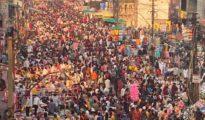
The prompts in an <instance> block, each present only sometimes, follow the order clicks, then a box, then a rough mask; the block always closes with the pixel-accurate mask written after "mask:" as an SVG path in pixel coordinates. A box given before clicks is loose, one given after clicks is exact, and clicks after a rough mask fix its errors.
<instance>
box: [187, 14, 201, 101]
mask: <svg viewBox="0 0 205 120" xmlns="http://www.w3.org/2000/svg"><path fill="white" fill-rule="evenodd" d="M191 23H192V33H193V37H192V50H191V59H190V63H189V71H190V77H189V81H188V98H189V101H190V103H191V104H194V103H196V102H197V101H198V100H199V82H198V81H199V79H200V77H199V73H198V70H197V69H198V68H197V66H198V65H197V64H198V62H197V53H198V52H197V42H198V40H197V36H198V30H199V25H198V24H197V13H192V17H191Z"/></svg>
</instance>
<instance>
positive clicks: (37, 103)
mask: <svg viewBox="0 0 205 120" xmlns="http://www.w3.org/2000/svg"><path fill="white" fill-rule="evenodd" d="M39 105H40V98H39V97H38V96H37V95H35V96H34V100H33V108H34V115H35V116H36V115H37V111H38V107H39Z"/></svg>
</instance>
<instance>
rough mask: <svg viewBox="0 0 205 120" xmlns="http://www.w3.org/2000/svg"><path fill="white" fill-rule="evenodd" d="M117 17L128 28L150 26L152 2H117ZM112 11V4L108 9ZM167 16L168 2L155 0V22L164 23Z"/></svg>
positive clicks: (138, 0)
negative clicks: (123, 21) (122, 20)
mask: <svg viewBox="0 0 205 120" xmlns="http://www.w3.org/2000/svg"><path fill="white" fill-rule="evenodd" d="M119 1H120V3H119V6H120V7H119V17H120V18H122V19H124V20H125V21H126V24H127V25H128V26H135V27H137V26H138V27H139V26H150V25H151V21H152V15H151V11H152V0H119ZM108 9H112V3H110V5H109V8H108ZM168 15H169V0H155V20H156V21H155V22H161V21H166V20H167V19H168Z"/></svg>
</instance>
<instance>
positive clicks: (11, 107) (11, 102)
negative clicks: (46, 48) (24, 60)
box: [7, 37, 14, 118]
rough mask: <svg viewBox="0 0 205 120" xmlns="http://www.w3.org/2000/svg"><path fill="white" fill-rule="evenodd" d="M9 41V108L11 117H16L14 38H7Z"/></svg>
mask: <svg viewBox="0 0 205 120" xmlns="http://www.w3.org/2000/svg"><path fill="white" fill-rule="evenodd" d="M7 43H8V63H9V64H8V66H9V69H8V110H9V114H10V115H9V116H8V117H10V118H13V117H14V98H13V95H14V62H13V60H14V58H13V57H14V55H13V38H12V37H8V38H7Z"/></svg>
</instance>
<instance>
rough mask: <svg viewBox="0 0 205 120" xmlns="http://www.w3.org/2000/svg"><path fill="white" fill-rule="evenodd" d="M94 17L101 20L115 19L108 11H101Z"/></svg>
mask: <svg viewBox="0 0 205 120" xmlns="http://www.w3.org/2000/svg"><path fill="white" fill-rule="evenodd" d="M94 15H95V16H98V17H100V18H111V17H113V14H112V13H111V12H109V11H107V10H101V11H99V12H96V13H95V14H94Z"/></svg>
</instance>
